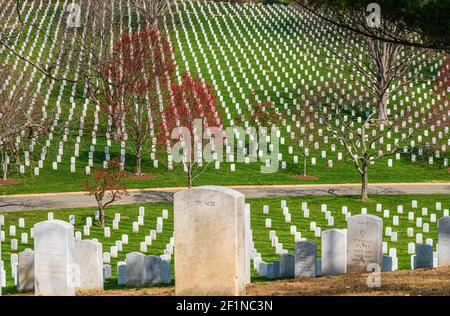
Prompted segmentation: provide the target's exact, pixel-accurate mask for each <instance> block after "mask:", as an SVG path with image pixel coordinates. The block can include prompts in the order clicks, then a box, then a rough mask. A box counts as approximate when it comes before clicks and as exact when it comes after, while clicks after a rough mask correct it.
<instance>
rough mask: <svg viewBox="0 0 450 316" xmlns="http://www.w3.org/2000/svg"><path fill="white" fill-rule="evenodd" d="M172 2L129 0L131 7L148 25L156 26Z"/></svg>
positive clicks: (168, 0) (163, 0)
mask: <svg viewBox="0 0 450 316" xmlns="http://www.w3.org/2000/svg"><path fill="white" fill-rule="evenodd" d="M172 1H174V0H131V5H132V6H133V7H134V8H135V9H136V10H138V11H139V13H141V15H142V16H143V17H144V18H145V19H146V21H147V22H148V23H149V24H150V25H156V24H157V23H158V19H159V18H161V17H162V16H164V15H165V14H166V13H167V12H168V10H169V6H170V5H171V3H172Z"/></svg>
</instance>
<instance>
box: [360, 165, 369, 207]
mask: <svg viewBox="0 0 450 316" xmlns="http://www.w3.org/2000/svg"><path fill="white" fill-rule="evenodd" d="M362 171H363V172H362V175H361V180H362V181H361V200H362V201H363V202H367V201H368V200H369V195H368V186H369V168H368V166H367V163H364V164H363V166H362Z"/></svg>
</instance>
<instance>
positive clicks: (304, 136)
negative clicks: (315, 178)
mask: <svg viewBox="0 0 450 316" xmlns="http://www.w3.org/2000/svg"><path fill="white" fill-rule="evenodd" d="M294 113H295V115H296V116H297V122H298V123H299V124H298V125H297V126H296V129H295V130H294V131H293V132H292V133H291V139H294V140H295V141H296V143H297V145H298V146H299V154H300V156H301V157H302V158H303V178H307V177H308V172H307V159H308V156H309V155H310V152H311V150H312V148H311V147H314V144H315V143H317V144H318V143H319V142H321V141H322V139H323V137H320V136H319V137H317V136H316V135H315V132H316V130H317V128H318V127H319V126H320V119H319V114H318V113H317V112H314V107H313V106H312V105H311V104H309V102H306V104H305V105H304V106H300V104H297V105H296V109H295V111H294Z"/></svg>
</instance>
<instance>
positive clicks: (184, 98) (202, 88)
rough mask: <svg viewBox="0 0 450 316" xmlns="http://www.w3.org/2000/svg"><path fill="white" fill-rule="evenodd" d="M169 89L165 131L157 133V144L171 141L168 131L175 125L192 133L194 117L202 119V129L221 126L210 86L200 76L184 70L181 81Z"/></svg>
mask: <svg viewBox="0 0 450 316" xmlns="http://www.w3.org/2000/svg"><path fill="white" fill-rule="evenodd" d="M171 91H172V98H171V102H170V104H169V106H168V107H167V108H166V109H165V112H164V114H165V119H166V120H165V123H164V124H165V128H164V130H166V132H165V133H164V132H161V133H159V134H158V135H159V139H158V144H160V145H163V146H165V145H166V144H167V142H169V143H171V142H172V140H171V135H170V133H171V132H172V130H174V129H175V128H177V127H185V128H188V129H189V131H190V132H191V135H194V123H195V120H196V119H201V120H202V127H203V129H207V128H208V127H219V128H222V124H221V123H220V118H219V114H218V112H217V107H216V97H215V94H214V92H213V90H212V87H211V86H210V85H209V84H206V83H205V82H204V81H203V80H202V79H201V78H200V77H192V76H191V75H190V74H189V73H187V72H185V73H183V75H182V81H181V83H180V84H179V85H172V87H171ZM161 130H163V129H162V128H161ZM192 143H193V142H192Z"/></svg>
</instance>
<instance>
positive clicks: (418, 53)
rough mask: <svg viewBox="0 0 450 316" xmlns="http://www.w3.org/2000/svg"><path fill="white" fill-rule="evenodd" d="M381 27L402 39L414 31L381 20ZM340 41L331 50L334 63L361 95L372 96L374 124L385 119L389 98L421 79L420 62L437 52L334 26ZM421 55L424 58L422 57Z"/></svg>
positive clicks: (432, 59) (433, 57)
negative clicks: (361, 90) (374, 108)
mask: <svg viewBox="0 0 450 316" xmlns="http://www.w3.org/2000/svg"><path fill="white" fill-rule="evenodd" d="M384 29H387V30H390V31H391V32H392V33H402V32H403V33H404V34H401V36H402V37H404V38H410V37H414V34H412V33H407V31H405V30H401V29H397V27H396V26H395V25H393V24H391V25H389V23H388V22H385V27H384ZM335 31H336V33H337V34H338V35H339V38H340V40H341V41H340V42H339V43H338V44H337V45H333V46H332V48H331V50H332V52H333V53H334V55H335V57H336V58H337V59H338V62H336V63H334V64H333V65H335V66H336V67H337V68H338V69H339V70H341V71H342V72H343V73H345V74H348V75H350V77H351V78H352V79H353V80H355V81H357V82H358V83H359V84H360V85H362V86H363V87H364V88H365V92H366V93H365V97H366V98H372V99H373V102H372V103H373V104H374V105H375V106H376V107H377V119H378V123H380V124H385V123H386V122H387V120H388V114H387V108H388V103H389V101H390V98H391V97H392V96H393V95H395V94H396V93H397V92H398V91H400V90H401V89H402V88H403V87H405V86H407V85H409V84H410V83H411V82H413V81H418V80H423V79H424V76H423V72H422V70H423V68H424V64H426V63H432V62H436V61H437V60H438V59H439V57H442V56H440V54H439V53H437V52H433V51H431V50H427V49H424V48H416V47H407V46H402V45H399V44H395V43H391V42H384V41H381V40H378V39H373V38H371V37H365V36H363V35H360V34H358V33H352V32H349V31H347V30H345V29H336V30H335ZM423 56H425V57H426V58H423V61H422V57H423Z"/></svg>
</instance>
